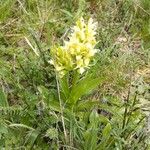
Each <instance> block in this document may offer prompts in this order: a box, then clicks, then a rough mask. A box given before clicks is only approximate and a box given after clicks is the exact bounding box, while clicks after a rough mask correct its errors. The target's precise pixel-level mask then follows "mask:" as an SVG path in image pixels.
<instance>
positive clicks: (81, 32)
mask: <svg viewBox="0 0 150 150" xmlns="http://www.w3.org/2000/svg"><path fill="white" fill-rule="evenodd" d="M95 35H96V23H94V22H93V19H92V18H90V19H89V20H88V22H87V24H86V23H85V21H84V19H83V18H82V17H81V18H80V19H79V20H78V21H77V22H76V25H75V26H74V27H73V28H72V33H71V34H70V35H69V36H68V39H69V40H68V41H64V45H63V46H54V47H53V48H52V50H51V54H52V59H51V60H50V63H51V64H52V65H54V67H55V69H56V72H58V74H59V76H60V77H63V76H64V75H65V74H66V73H67V72H68V71H71V70H77V71H78V72H79V73H80V74H82V73H83V72H85V70H86V68H89V66H90V62H91V60H92V59H93V56H94V55H95V53H96V52H97V49H95V45H96V43H97V41H96V38H95Z"/></svg>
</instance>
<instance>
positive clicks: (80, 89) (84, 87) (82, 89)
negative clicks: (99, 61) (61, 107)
mask: <svg viewBox="0 0 150 150" xmlns="http://www.w3.org/2000/svg"><path fill="white" fill-rule="evenodd" d="M102 81H103V79H102V78H95V79H93V77H92V76H91V77H86V78H84V79H82V80H81V81H79V82H78V84H76V85H75V86H74V87H73V89H72V90H71V92H70V98H69V103H70V104H75V103H76V102H77V101H78V100H79V98H81V97H82V96H83V95H86V94H90V92H91V91H92V90H94V89H95V88H96V87H97V86H98V85H99V84H100V83H101V82H102Z"/></svg>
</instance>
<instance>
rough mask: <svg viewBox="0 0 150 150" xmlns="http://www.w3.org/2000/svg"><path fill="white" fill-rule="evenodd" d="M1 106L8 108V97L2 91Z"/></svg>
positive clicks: (0, 96) (0, 93)
mask: <svg viewBox="0 0 150 150" xmlns="http://www.w3.org/2000/svg"><path fill="white" fill-rule="evenodd" d="M0 106H1V107H8V101H7V96H6V95H5V93H4V92H3V91H2V90H1V89H0Z"/></svg>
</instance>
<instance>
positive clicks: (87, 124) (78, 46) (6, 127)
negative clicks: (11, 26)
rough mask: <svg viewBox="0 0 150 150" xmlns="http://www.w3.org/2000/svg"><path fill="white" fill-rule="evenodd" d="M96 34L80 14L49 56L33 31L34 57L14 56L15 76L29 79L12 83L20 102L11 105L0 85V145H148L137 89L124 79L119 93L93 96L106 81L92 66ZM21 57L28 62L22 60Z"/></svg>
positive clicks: (97, 149)
mask: <svg viewBox="0 0 150 150" xmlns="http://www.w3.org/2000/svg"><path fill="white" fill-rule="evenodd" d="M95 34H96V26H95V23H93V20H92V19H89V21H88V22H87V23H86V22H84V20H83V18H81V19H79V20H78V21H77V23H76V26H74V27H73V31H72V32H71V34H70V35H69V36H68V40H65V41H63V46H61V45H59V46H53V47H52V49H51V50H50V51H51V58H50V57H49V55H48V56H47V54H45V53H43V52H42V50H41V49H42V48H41V45H40V42H39V41H38V40H37V39H36V37H35V36H34V34H32V37H33V39H34V41H35V44H36V47H37V49H38V52H37V56H36V57H38V56H39V57H38V61H37V60H36V58H35V57H34V56H33V55H32V56H30V57H29V58H28V59H27V60H24V59H23V58H17V59H18V60H17V61H18V64H19V66H20V68H21V70H22V72H21V73H23V74H21V73H20V76H23V77H25V78H26V80H27V81H28V82H29V83H28V88H27V89H26V85H24V84H26V83H23V81H21V82H22V85H21V84H19V83H18V84H15V85H13V86H15V90H16V91H14V92H19V94H17V96H20V97H21V99H22V102H21V104H19V103H18V104H17V106H15V107H14V106H13V105H12V106H11V105H10V104H9V102H8V96H9V95H7V94H6V93H7V92H5V90H4V88H2V89H1V90H0V116H1V119H0V148H1V149H39V150H40V149H81V150H111V149H114V150H125V149H131V150H132V149H133V150H134V149H139V150H146V149H148V148H149V143H148V140H147V139H148V133H147V130H146V123H145V122H146V119H147V117H146V115H145V113H144V112H143V111H142V107H141V106H140V102H139V99H138V91H134V92H132V86H131V85H129V88H128V94H127V95H126V97H125V98H124V99H121V98H118V97H117V96H112V95H104V96H103V97H98V98H97V97H96V96H95V94H94V92H96V91H95V90H96V88H97V87H98V86H100V85H102V84H104V83H105V78H104V77H102V76H99V74H97V70H96V69H95V68H94V65H98V61H99V60H98V58H97V57H95V54H97V55H101V54H100V52H99V53H98V51H97V50H96V48H95V45H96V44H97V42H96V37H95ZM26 40H27V42H28V44H30V42H29V41H28V39H26ZM30 46H31V45H30ZM49 59H51V60H50V61H49ZM23 61H27V62H28V63H27V64H26V66H25V65H24V66H22V63H23ZM30 63H31V65H32V66H31V65H30ZM49 63H50V64H49ZM33 64H34V65H33ZM37 66H38V67H37ZM52 66H53V67H54V68H52ZM50 70H51V71H50ZM6 73H7V72H6ZM35 74H36V75H38V76H35ZM18 80H20V79H18ZM49 82H50V83H51V84H48V83H49ZM3 84H4V83H3ZM16 99H17V98H16Z"/></svg>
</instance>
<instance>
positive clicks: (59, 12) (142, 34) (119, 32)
mask: <svg viewBox="0 0 150 150" xmlns="http://www.w3.org/2000/svg"><path fill="white" fill-rule="evenodd" d="M149 8H150V2H149V0H136V1H135V0H41V1H38V0H1V1H0V12H1V13H0V87H1V88H0V106H1V107H2V108H1V115H2V116H4V117H2V118H3V119H4V120H5V119H6V120H7V121H8V122H12V123H22V124H25V125H27V126H30V127H32V128H37V127H40V126H42V130H40V131H39V129H38V132H35V133H34V134H33V135H32V138H31V137H30V136H29V135H31V133H30V134H27V135H26V133H27V131H26V130H22V133H19V134H20V135H19V136H18V138H17V139H15V136H16V134H18V133H17V131H13V132H14V133H13V132H12V131H11V132H12V135H11V136H10V137H9V136H8V135H7V134H6V136H4V137H3V135H4V134H5V133H7V131H6V129H5V124H7V123H8V122H7V121H6V122H5V121H4V120H2V121H1V122H3V121H4V123H2V125H1V126H0V139H1V142H0V146H1V147H6V149H9V148H10V147H11V148H14V149H15V148H16V149H17V147H19V148H18V149H21V148H22V149H25V148H26V149H29V147H31V148H39V149H42V147H40V144H41V143H42V142H43V141H41V142H40V143H38V142H37V143H36V142H35V141H36V138H37V137H41V138H42V139H44V142H43V143H44V144H43V143H42V144H43V149H47V147H48V145H49V144H52V145H53V146H54V147H55V145H56V143H57V142H56V140H54V141H52V143H51V140H49V139H48V138H43V134H42V132H43V133H45V130H48V127H45V126H46V125H43V124H42V123H41V124H40V125H37V122H40V121H43V120H42V118H40V117H39V116H40V115H37V114H38V113H41V111H42V110H41V108H42V107H41V105H44V104H43V102H42V101H43V99H45V97H46V96H48V97H49V98H50V99H54V98H53V97H54V96H53V94H51V93H53V90H54V89H55V88H56V82H55V77H54V71H53V68H52V66H50V65H49V64H48V63H47V61H48V60H49V59H50V49H51V46H52V45H54V44H57V43H62V41H63V39H66V35H67V34H68V33H69V31H70V27H71V26H73V25H74V23H75V21H76V20H77V19H78V18H80V16H83V17H84V18H85V19H86V20H87V19H88V18H89V17H92V18H93V19H94V20H95V21H97V22H98V29H97V40H98V41H99V43H98V44H97V48H99V49H100V53H99V54H98V55H97V64H96V65H95V66H93V67H92V69H91V70H90V71H91V72H94V73H95V72H96V75H97V76H100V77H102V78H105V80H104V82H103V83H102V84H101V85H100V86H99V87H98V88H97V89H96V90H95V91H94V93H93V94H91V95H88V96H87V97H84V99H97V100H100V101H103V100H105V99H108V100H110V99H115V100H117V99H119V100H118V101H122V102H124V100H126V98H127V95H128V91H129V88H130V87H131V84H132V87H133V91H134V92H135V91H138V94H139V97H138V100H139V101H140V102H141V101H142V109H145V106H146V109H148V108H147V106H148V105H149V101H148V100H149V93H148V90H149V84H150V69H149V67H150V49H149V48H150V44H149V40H150V9H149ZM34 51H37V52H38V53H40V57H38V56H36V54H35V52H34ZM47 90H49V92H50V95H48V92H47ZM43 91H44V93H43ZM134 92H133V93H134ZM114 97H115V98H114ZM2 99H5V100H7V101H3V100H2ZM110 101H111V100H110ZM140 104H141V103H140ZM118 105H119V104H118ZM4 106H6V108H5V109H3V107H4ZM29 106H30V107H29ZM143 107H144V108H143ZM25 108H29V109H27V113H28V114H30V115H31V116H30V117H29V116H28V117H18V116H17V115H19V116H24V113H23V112H24V109H25ZM22 109H23V111H22ZM114 109H116V108H114ZM33 110H34V111H33ZM37 111H38V112H37ZM5 113H6V114H8V116H6V115H5ZM13 113H14V114H13ZM22 113H23V114H22ZM13 115H14V116H13ZM15 115H16V116H15ZM17 117H18V118H17ZM51 117H52V119H51V120H53V119H54V120H55V119H56V118H54V116H51ZM48 118H49V116H45V118H44V121H48V124H51V120H50V121H49V119H48ZM135 118H136V117H135ZM15 132H16V133H15ZM39 132H40V133H39ZM51 132H52V131H51ZM54 133H55V130H54ZM118 134H119V133H118ZM37 135H38V136H37ZM52 135H53V134H52ZM54 135H55V134H54ZM21 136H24V137H25V141H19V138H20V137H21ZM34 137H36V138H35V139H34ZM10 139H11V140H10ZM29 139H32V140H33V141H32V140H31V141H30V140H29ZM135 139H136V138H135ZM120 140H121V139H120ZM128 140H130V138H129V139H128ZM128 140H127V142H122V143H128ZM29 141H30V142H29ZM62 141H63V140H62ZM83 141H84V140H83ZM55 142H56V143H55ZM27 143H30V144H27ZM34 143H36V144H35V145H34ZM81 143H82V142H81ZM81 143H80V144H79V143H78V142H77V144H75V145H74V144H72V147H76V148H81V149H82V146H81V145H82V144H81ZM122 143H121V145H125V144H122ZM133 143H134V146H132V144H131V145H130V146H129V145H128V144H127V147H124V146H122V148H120V147H119V146H118V147H119V148H118V149H119V150H120V149H128V148H132V147H133V149H134V148H135V149H136V148H137V147H136V146H135V145H136V142H133ZM143 143H144V142H143ZM20 145H21V146H22V147H20ZM31 145H32V146H31ZM45 145H46V146H45ZM79 145H80V146H79ZM128 146H129V147H128ZM140 146H141V145H140V144H139V149H140V148H141V147H140ZM116 147H117V145H116ZM55 148H56V147H55ZM55 148H54V149H55ZM85 149H86V148H85ZM108 149H109V148H108ZM114 149H115V148H114Z"/></svg>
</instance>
